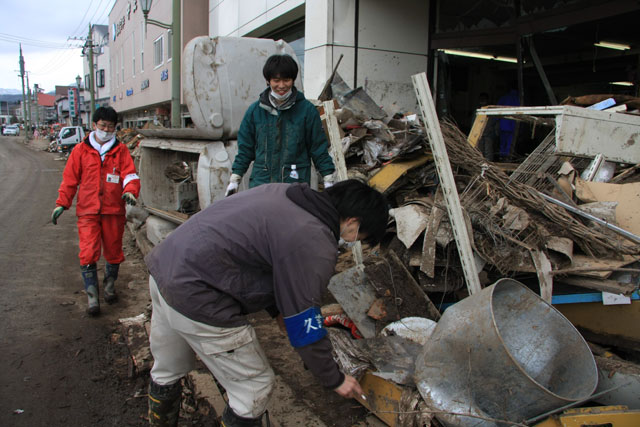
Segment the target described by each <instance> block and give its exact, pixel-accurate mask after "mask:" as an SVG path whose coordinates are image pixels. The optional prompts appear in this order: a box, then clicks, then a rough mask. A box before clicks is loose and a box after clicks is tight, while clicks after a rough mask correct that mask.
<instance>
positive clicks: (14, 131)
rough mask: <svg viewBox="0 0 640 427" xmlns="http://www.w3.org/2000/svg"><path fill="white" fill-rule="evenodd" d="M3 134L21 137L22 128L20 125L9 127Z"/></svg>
mask: <svg viewBox="0 0 640 427" xmlns="http://www.w3.org/2000/svg"><path fill="white" fill-rule="evenodd" d="M2 134H3V135H15V136H20V128H19V127H18V125H7V126H5V128H4V130H3V131H2Z"/></svg>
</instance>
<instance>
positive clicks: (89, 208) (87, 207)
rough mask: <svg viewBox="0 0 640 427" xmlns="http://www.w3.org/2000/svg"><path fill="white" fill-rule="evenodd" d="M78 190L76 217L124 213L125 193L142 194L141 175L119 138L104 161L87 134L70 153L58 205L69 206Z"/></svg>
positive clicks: (59, 191)
mask: <svg viewBox="0 0 640 427" xmlns="http://www.w3.org/2000/svg"><path fill="white" fill-rule="evenodd" d="M76 191H77V192H78V200H77V202H76V215H77V216H82V215H90V214H105V215H106V214H111V215H113V214H121V215H124V214H125V208H124V206H125V203H124V201H123V200H122V194H123V193H131V194H133V195H134V196H135V197H136V198H137V197H138V195H139V193H140V178H139V177H138V175H137V174H136V168H135V166H134V164H133V159H132V158H131V154H130V153H129V149H128V148H127V147H126V146H125V145H123V144H121V143H120V141H116V142H115V144H114V145H113V147H111V149H110V150H109V151H107V153H106V154H105V156H104V161H103V160H101V158H100V153H98V151H97V150H96V149H95V148H93V147H92V146H91V143H90V142H89V135H87V137H86V138H85V139H84V140H83V141H82V143H80V144H78V145H76V146H75V147H74V149H73V150H72V151H71V154H70V155H69V159H68V160H67V165H66V166H65V168H64V172H63V173H62V184H60V188H59V189H58V200H56V206H62V207H64V208H65V209H69V207H70V206H71V204H72V202H73V197H74V196H75V194H76Z"/></svg>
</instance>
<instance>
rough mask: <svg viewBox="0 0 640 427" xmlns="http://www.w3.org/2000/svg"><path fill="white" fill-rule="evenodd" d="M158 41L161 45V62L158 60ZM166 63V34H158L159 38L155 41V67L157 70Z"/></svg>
mask: <svg viewBox="0 0 640 427" xmlns="http://www.w3.org/2000/svg"><path fill="white" fill-rule="evenodd" d="M158 42H159V45H160V53H159V55H160V62H158V47H157V46H158V45H157V44H158ZM163 65H164V34H161V35H160V36H158V38H157V39H155V40H154V41H153V69H154V70H156V69H158V68H160V67H162V66H163Z"/></svg>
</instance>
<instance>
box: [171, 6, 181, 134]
mask: <svg viewBox="0 0 640 427" xmlns="http://www.w3.org/2000/svg"><path fill="white" fill-rule="evenodd" d="M181 3H182V2H181V1H180V0H173V5H172V22H171V25H172V28H171V36H172V41H171V42H172V43H171V47H172V52H171V127H172V128H180V127H182V111H181V106H180V94H181V88H180V79H181V76H180V64H181V63H182V58H181V56H182V37H180V35H181V33H182V25H181V20H182V18H181V13H180V7H181Z"/></svg>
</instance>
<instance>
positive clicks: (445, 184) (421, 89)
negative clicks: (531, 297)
mask: <svg viewBox="0 0 640 427" xmlns="http://www.w3.org/2000/svg"><path fill="white" fill-rule="evenodd" d="M411 80H412V81H413V86H414V89H415V91H416V98H417V100H418V104H419V105H420V110H421V112H422V118H423V120H424V123H425V129H426V131H427V134H428V136H429V138H428V140H429V144H430V146H431V152H432V153H433V158H434V161H435V163H436V168H437V170H438V177H439V178H440V184H441V186H442V189H443V193H444V198H445V201H446V206H447V212H448V213H449V221H450V222H451V225H452V227H451V228H452V229H453V234H454V236H455V239H456V247H457V248H458V254H459V255H460V262H461V263H462V270H463V272H464V277H465V279H466V281H467V289H468V290H469V295H473V294H474V293H476V292H479V291H480V290H482V286H481V285H480V278H479V277H478V271H477V269H476V264H475V261H474V258H473V249H472V245H471V237H470V236H469V231H468V230H467V226H466V223H465V219H464V215H463V213H462V206H461V205H460V198H459V196H458V191H457V189H456V183H455V180H454V178H453V172H452V171H451V163H450V162H449V155H448V154H447V148H446V146H445V143H444V138H443V136H442V130H441V129H440V122H439V121H438V115H437V114H436V109H435V104H434V103H433V99H432V98H431V90H430V88H429V82H428V81H427V75H426V73H424V72H423V73H420V74H414V75H413V76H411Z"/></svg>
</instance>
